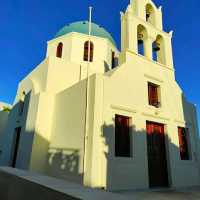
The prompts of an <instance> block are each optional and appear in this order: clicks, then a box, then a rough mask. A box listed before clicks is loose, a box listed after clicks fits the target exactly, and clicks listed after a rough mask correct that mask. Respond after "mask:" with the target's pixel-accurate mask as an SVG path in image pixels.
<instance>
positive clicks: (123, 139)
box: [115, 115, 131, 157]
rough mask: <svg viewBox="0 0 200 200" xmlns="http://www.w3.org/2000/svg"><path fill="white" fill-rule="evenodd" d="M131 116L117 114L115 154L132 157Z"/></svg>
mask: <svg viewBox="0 0 200 200" xmlns="http://www.w3.org/2000/svg"><path fill="white" fill-rule="evenodd" d="M130 124H131V118H130V117H126V116H122V115H115V156H116V157H131V134H130Z"/></svg>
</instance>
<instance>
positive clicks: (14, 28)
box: [0, 0, 200, 110]
mask: <svg viewBox="0 0 200 200" xmlns="http://www.w3.org/2000/svg"><path fill="white" fill-rule="evenodd" d="M128 2H129V0H74V1H71V0H4V1H3V0H2V1H0V19H1V20H0V44H1V50H0V52H1V53H0V69H1V71H0V72H1V79H0V101H5V102H9V103H12V102H13V100H14V97H15V94H16V90H17V83H18V82H19V81H20V80H21V79H23V77H24V76H25V75H26V74H27V73H29V72H30V71H31V70H32V69H33V68H34V67H35V66H36V65H37V64H39V63H40V62H41V61H42V59H44V57H45V52H46V42H47V41H48V40H50V39H52V38H53V37H54V35H55V34H56V32H57V31H58V30H59V29H60V28H62V27H63V26H64V25H66V24H68V23H71V22H74V21H78V20H86V19H88V6H89V5H92V6H93V7H94V13H93V20H94V22H96V23H98V24H100V25H101V26H103V27H104V28H106V29H107V30H108V31H109V32H110V33H111V34H112V35H113V37H114V39H115V40H116V42H117V44H118V47H119V48H120V15H119V12H120V11H123V10H125V8H126V6H127V5H128ZM154 2H155V3H156V5H157V6H159V5H162V6H163V22H164V30H165V31H167V32H169V31H170V30H174V38H173V50H174V65H175V69H176V79H177V81H178V83H179V85H180V86H181V88H182V89H183V91H184V93H185V95H186V97H187V98H188V100H190V101H192V102H193V103H195V104H197V107H198V109H199V110H200V50H199V46H200V11H199V8H200V1H199V0H190V1H188V0H181V1H180V0H179V1H178V0H176V1H174V0H168V1H166V0H154Z"/></svg>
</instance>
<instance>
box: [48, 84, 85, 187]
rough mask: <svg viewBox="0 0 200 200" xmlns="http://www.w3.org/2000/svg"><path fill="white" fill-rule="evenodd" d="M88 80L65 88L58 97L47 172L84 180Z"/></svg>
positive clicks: (57, 175)
mask: <svg viewBox="0 0 200 200" xmlns="http://www.w3.org/2000/svg"><path fill="white" fill-rule="evenodd" d="M85 84H86V82H85V81H81V82H79V83H78V84H76V85H74V86H72V87H70V88H68V89H66V90H63V91H62V92H60V93H58V94H57V95H56V98H55V108H54V112H53V121H52V130H51V142H50V147H49V157H48V164H47V165H48V169H47V173H48V174H49V175H52V176H56V177H60V178H64V179H68V180H71V181H75V182H79V183H82V175H83V174H82V173H83V155H84V128H85V101H86V96H85V95H86V91H85Z"/></svg>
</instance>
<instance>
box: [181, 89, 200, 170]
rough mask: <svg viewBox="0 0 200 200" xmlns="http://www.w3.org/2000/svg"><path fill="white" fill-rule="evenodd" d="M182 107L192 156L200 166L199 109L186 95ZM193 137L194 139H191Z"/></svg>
mask: <svg viewBox="0 0 200 200" xmlns="http://www.w3.org/2000/svg"><path fill="white" fill-rule="evenodd" d="M182 106H183V114H184V120H185V122H186V125H185V127H186V128H188V130H189V131H188V135H187V137H188V145H189V147H190V149H191V151H190V152H189V153H190V156H191V157H192V158H193V159H194V160H195V161H197V162H198V163H199V166H200V135H199V126H198V116H197V107H196V106H195V105H194V104H191V103H190V102H188V101H187V99H186V98H185V96H184V94H183V93H182ZM191 136H193V138H191ZM191 142H192V143H193V144H194V147H195V149H194V147H193V148H191ZM199 174H200V167H199Z"/></svg>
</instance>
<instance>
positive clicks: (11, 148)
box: [0, 92, 34, 169]
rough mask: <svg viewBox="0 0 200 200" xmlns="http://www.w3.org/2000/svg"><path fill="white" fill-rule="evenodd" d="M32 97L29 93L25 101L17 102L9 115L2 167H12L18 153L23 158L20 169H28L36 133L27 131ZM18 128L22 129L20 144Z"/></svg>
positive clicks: (0, 161) (3, 138) (3, 140)
mask: <svg viewBox="0 0 200 200" xmlns="http://www.w3.org/2000/svg"><path fill="white" fill-rule="evenodd" d="M30 96H31V92H29V93H27V95H26V97H25V99H24V101H19V102H17V103H16V104H15V105H14V106H13V107H12V110H11V111H10V113H9V115H8V121H7V124H6V128H5V130H4V132H3V135H2V142H3V145H2V156H1V157H0V165H4V166H11V165H12V164H13V159H14V158H13V157H14V154H15V153H16V152H17V151H18V154H20V156H22V157H23V159H20V162H21V163H19V162H18V164H19V168H22V169H28V166H29V161H30V155H31V150H32V142H33V135H34V131H31V130H26V124H27V116H28V109H29V101H30ZM17 128H20V129H21V132H20V138H19V141H18V144H17V141H16V139H17V135H16V129H17ZM23 147H24V148H23ZM19 152H20V153H19ZM21 153H22V154H21Z"/></svg>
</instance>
